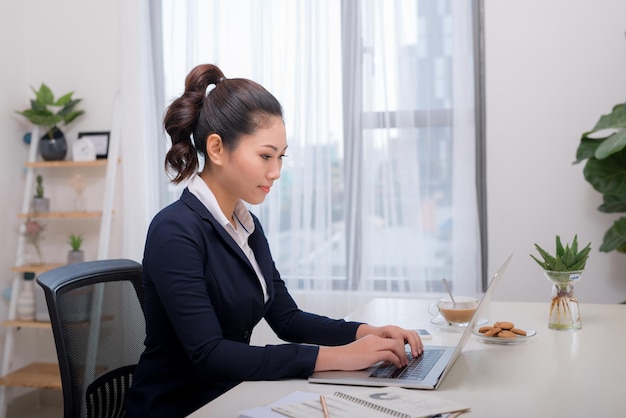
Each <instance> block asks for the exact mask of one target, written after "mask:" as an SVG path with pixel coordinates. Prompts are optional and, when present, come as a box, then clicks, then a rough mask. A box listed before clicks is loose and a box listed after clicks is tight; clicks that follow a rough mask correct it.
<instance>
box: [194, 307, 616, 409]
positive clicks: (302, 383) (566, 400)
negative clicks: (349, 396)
mask: <svg viewBox="0 0 626 418" xmlns="http://www.w3.org/2000/svg"><path fill="white" fill-rule="evenodd" d="M429 303H430V301H416V300H409V299H375V300H373V301H371V302H370V303H368V304H367V305H365V306H364V307H363V308H361V309H359V310H357V311H356V312H354V313H352V314H350V315H349V316H348V319H351V320H358V321H364V322H368V323H370V324H373V325H385V324H396V325H400V326H403V327H406V328H412V329H413V328H426V329H428V330H430V332H431V333H432V334H433V338H432V340H427V341H425V344H433V345H448V344H454V342H455V341H456V340H457V339H458V338H459V336H460V334H458V333H453V332H447V331H441V330H438V329H437V328H436V327H435V326H434V325H432V324H431V323H430V316H429V315H428V313H427V306H428V304H429ZM487 308H488V310H487V311H486V312H485V317H487V318H488V320H489V323H493V322H494V321H512V322H514V323H515V324H516V326H519V327H520V328H524V329H534V330H536V331H537V335H536V336H534V337H532V339H531V341H529V343H528V344H524V345H514V346H503V345H494V344H484V343H481V342H479V341H478V340H477V339H476V337H475V336H472V337H471V339H470V341H469V342H468V343H467V345H466V346H465V349H464V350H463V353H462V354H461V356H460V357H459V358H458V360H457V361H456V363H455V364H454V367H453V368H452V370H451V371H450V373H449V374H448V376H447V377H446V378H445V380H444V381H443V383H442V384H441V386H440V387H439V389H437V390H436V391H434V392H432V393H433V394H435V395H438V396H441V397H443V398H446V399H450V400H455V401H459V402H462V403H466V404H468V405H470V406H471V412H470V413H468V414H464V415H463V416H468V417H469V416H472V417H481V418H485V417H487V418H488V417H497V418H500V417H507V418H509V417H524V418H527V417H568V418H569V417H617V416H625V415H626V412H625V411H626V327H625V323H626V305H617V304H615V305H600V304H584V303H583V304H581V305H580V311H581V318H582V324H583V326H582V329H581V330H579V331H555V330H550V329H548V311H549V308H550V304H549V301H547V300H546V302H545V303H525V302H492V303H491V305H489V306H487ZM338 388H339V386H333V385H323V384H312V383H308V382H307V381H306V380H285V381H276V382H265V381H264V382H244V383H241V384H240V385H238V386H236V387H235V388H233V389H232V390H230V391H229V392H226V393H225V394H223V395H222V396H220V397H218V398H217V399H215V400H214V401H212V402H210V403H208V404H207V405H205V406H204V407H202V408H200V409H199V410H198V411H196V412H194V413H193V414H192V415H190V417H194V418H200V417H220V418H221V417H237V416H238V412H239V411H241V410H244V409H250V408H253V407H256V406H262V405H266V404H268V403H271V402H273V401H275V400H277V399H280V398H282V397H284V396H286V395H288V394H290V393H291V392H293V391H295V390H304V391H309V392H319V393H326V394H331V393H333V392H334V391H335V390H336V389H338ZM342 388H343V389H344V390H346V387H342Z"/></svg>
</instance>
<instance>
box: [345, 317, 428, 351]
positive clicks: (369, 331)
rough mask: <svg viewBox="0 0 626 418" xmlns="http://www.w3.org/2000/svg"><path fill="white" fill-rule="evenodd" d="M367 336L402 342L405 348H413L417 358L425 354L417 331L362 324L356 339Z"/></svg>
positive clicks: (392, 326)
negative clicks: (407, 346)
mask: <svg viewBox="0 0 626 418" xmlns="http://www.w3.org/2000/svg"><path fill="white" fill-rule="evenodd" d="M366 335H377V336H379V337H383V338H393V339H394V340H398V341H400V342H401V343H402V344H403V346H404V344H409V346H411V354H412V355H413V357H417V356H419V355H420V354H422V353H423V352H424V344H422V340H421V338H420V337H419V335H417V332H416V331H411V330H408V329H404V328H400V327H397V326H395V325H386V326H384V327H374V326H372V325H369V324H361V325H360V326H359V328H358V329H357V330H356V338H357V340H358V339H359V338H362V337H364V336H366Z"/></svg>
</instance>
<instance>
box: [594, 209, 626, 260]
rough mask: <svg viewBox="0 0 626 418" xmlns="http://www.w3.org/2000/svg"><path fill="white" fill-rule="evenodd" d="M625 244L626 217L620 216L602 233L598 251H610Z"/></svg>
mask: <svg viewBox="0 0 626 418" xmlns="http://www.w3.org/2000/svg"><path fill="white" fill-rule="evenodd" d="M624 246H626V218H625V217H621V218H619V219H618V220H617V221H615V222H614V223H613V226H611V227H610V228H609V229H608V230H607V231H606V232H605V234H604V238H603V239H602V245H601V246H600V251H602V252H607V253H608V252H610V251H613V250H616V249H618V248H620V247H624Z"/></svg>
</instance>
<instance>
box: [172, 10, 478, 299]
mask: <svg viewBox="0 0 626 418" xmlns="http://www.w3.org/2000/svg"><path fill="white" fill-rule="evenodd" d="M474 6H475V5H474V3H473V2H471V1H458V2H457V1H454V2H453V1H451V0H447V1H444V0H440V1H429V0H395V1H384V0H365V1H357V0H344V1H342V2H339V1H336V0H314V1H311V0H309V1H306V0H265V1H261V2H259V1H254V0H215V1H210V2H209V1H191V0H188V1H180V0H163V1H162V16H163V21H162V24H163V51H164V53H163V61H164V63H165V65H164V69H163V72H164V78H165V97H166V99H167V100H168V101H169V100H171V99H173V98H174V97H177V96H178V95H180V93H181V92H182V90H183V82H184V79H185V76H186V74H187V73H188V71H189V70H190V69H191V68H192V67H193V66H195V65H197V64H200V63H205V62H211V63H215V64H217V65H218V66H220V68H221V69H222V70H223V71H224V73H225V75H226V76H227V77H247V78H251V79H254V80H256V81H258V82H260V83H261V84H263V85H264V86H265V87H266V88H267V89H268V90H269V91H271V92H272V93H274V95H275V96H276V97H277V98H278V99H279V100H280V102H281V103H282V105H283V107H284V109H285V121H286V127H287V135H288V142H289V149H288V153H287V154H288V157H287V158H286V159H285V164H284V167H283V171H282V176H281V179H280V180H279V181H278V182H277V183H276V184H275V186H274V188H273V190H272V193H271V194H270V195H269V196H268V199H267V200H266V201H265V202H264V203H263V204H262V205H259V206H256V207H251V210H252V211H253V212H254V213H255V214H257V215H258V216H259V218H260V219H261V222H262V224H263V227H264V230H265V233H266V235H267V237H268V240H269V241H270V246H271V248H272V251H273V256H274V259H275V262H276V266H277V268H278V270H279V271H280V272H281V276H282V277H283V279H284V280H285V281H286V282H287V283H288V285H289V287H290V288H291V289H292V290H294V289H303V290H307V291H312V290H320V291H324V290H352V291H354V290H356V291H367V292H382V293H385V294H402V295H404V294H407V293H411V294H417V293H429V292H442V291H443V287H442V284H441V278H442V277H446V278H448V280H449V281H450V282H451V283H452V286H453V287H454V288H455V291H457V292H459V293H469V294H471V293H475V292H477V291H480V290H481V285H482V283H481V280H480V277H481V276H482V274H481V265H482V264H481V254H482V252H481V233H480V231H481V225H482V223H481V221H480V216H479V214H481V211H479V206H480V204H481V203H482V199H481V198H479V197H478V196H479V195H480V193H479V192H481V191H482V187H481V184H482V182H483V181H484V179H483V178H482V177H481V176H480V174H477V173H480V172H481V165H480V163H478V164H477V161H480V158H481V153H480V151H479V150H481V149H482V148H481V146H480V140H481V138H480V137H479V135H477V132H479V129H478V128H480V115H481V112H480V106H476V103H477V102H479V101H478V100H476V99H477V97H479V95H477V91H478V92H479V90H476V86H477V83H476V79H478V78H477V77H475V75H476V71H475V68H476V66H477V65H479V64H480V61H477V59H479V58H475V57H479V54H478V52H479V50H478V48H477V47H476V43H477V42H476V39H477V37H476V36H475V34H476V33H479V29H480V28H479V26H477V24H476V23H475V22H478V19H475V14H476V9H475V7H474ZM166 104H167V103H166ZM477 150H478V151H477ZM179 194H180V190H178V189H176V188H170V193H169V194H168V195H167V196H166V200H167V201H171V200H173V199H176V198H178V196H179ZM163 203H166V202H165V201H164V202H163Z"/></svg>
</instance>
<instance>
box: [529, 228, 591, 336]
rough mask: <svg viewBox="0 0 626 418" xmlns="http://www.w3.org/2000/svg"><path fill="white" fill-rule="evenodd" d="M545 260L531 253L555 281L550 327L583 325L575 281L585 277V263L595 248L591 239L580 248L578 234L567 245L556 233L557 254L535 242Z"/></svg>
mask: <svg viewBox="0 0 626 418" xmlns="http://www.w3.org/2000/svg"><path fill="white" fill-rule="evenodd" d="M535 249H536V250H537V252H539V255H540V256H541V258H542V260H540V259H539V258H537V257H535V256H534V255H532V254H531V255H530V256H531V257H532V258H533V260H535V261H536V262H537V264H539V266H540V267H541V268H542V269H543V273H544V276H545V277H546V278H547V279H548V280H549V281H550V282H551V283H552V303H551V305H550V320H549V322H548V327H549V328H552V329H561V330H563V329H580V328H581V326H582V324H581V320H580V311H579V309H578V299H577V298H576V296H574V283H576V282H577V281H579V280H580V279H581V278H582V274H583V271H584V269H585V264H586V263H587V259H588V258H589V253H590V252H591V243H589V244H587V245H586V246H585V248H583V249H582V250H580V251H579V250H578V236H577V235H574V239H573V240H572V243H571V245H570V244H566V245H565V246H563V244H562V243H561V238H560V237H559V236H558V235H557V236H556V250H555V253H554V255H552V254H550V253H549V252H548V251H546V250H544V249H543V248H541V247H540V246H539V245H537V244H535Z"/></svg>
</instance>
